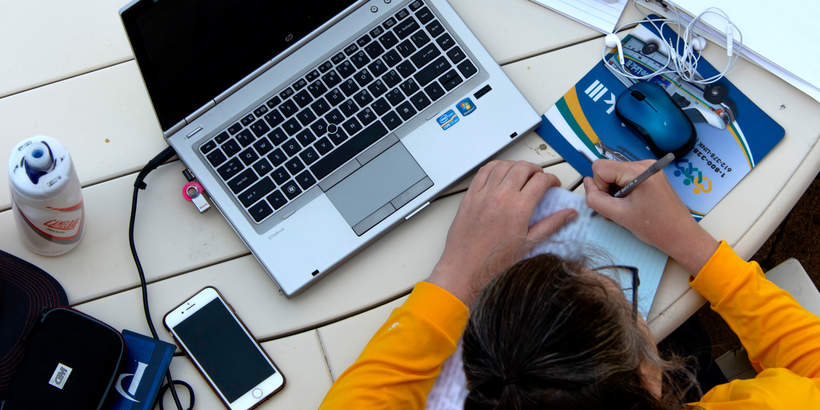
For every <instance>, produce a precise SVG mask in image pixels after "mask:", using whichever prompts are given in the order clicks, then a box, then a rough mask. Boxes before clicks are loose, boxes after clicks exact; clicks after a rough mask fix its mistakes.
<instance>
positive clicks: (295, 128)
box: [282, 118, 302, 137]
mask: <svg viewBox="0 0 820 410" xmlns="http://www.w3.org/2000/svg"><path fill="white" fill-rule="evenodd" d="M282 129H284V130H285V132H286V133H288V136H291V137H292V136H294V135H296V133H297V132H299V130H301V129H302V126H301V125H299V121H296V118H291V119H289V120H287V121H285V123H284V124H282Z"/></svg>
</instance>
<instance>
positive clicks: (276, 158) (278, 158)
mask: <svg viewBox="0 0 820 410" xmlns="http://www.w3.org/2000/svg"><path fill="white" fill-rule="evenodd" d="M286 159H288V157H287V155H285V153H284V152H283V151H282V149H281V148H277V149H275V150H273V152H271V153H270V155H268V161H270V163H271V164H272V165H273V166H275V167H278V166H279V165H282V163H284V162H285V160H286ZM277 182H279V181H277Z"/></svg>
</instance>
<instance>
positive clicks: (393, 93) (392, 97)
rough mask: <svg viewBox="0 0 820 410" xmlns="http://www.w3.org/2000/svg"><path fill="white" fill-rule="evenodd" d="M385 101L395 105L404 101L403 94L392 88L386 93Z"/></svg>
mask: <svg viewBox="0 0 820 410" xmlns="http://www.w3.org/2000/svg"><path fill="white" fill-rule="evenodd" d="M387 101H390V104H391V105H393V106H394V107H395V106H397V105H399V104H400V103H401V102H402V101H404V95H402V93H401V91H400V90H399V89H398V88H394V89H392V90H390V92H389V93H387Z"/></svg>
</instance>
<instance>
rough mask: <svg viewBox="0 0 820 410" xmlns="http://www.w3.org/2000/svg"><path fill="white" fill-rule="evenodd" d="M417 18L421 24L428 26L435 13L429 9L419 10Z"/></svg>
mask: <svg viewBox="0 0 820 410" xmlns="http://www.w3.org/2000/svg"><path fill="white" fill-rule="evenodd" d="M416 18H417V19H419V21H420V22H421V24H427V23H428V22H429V21H430V20H432V19H433V12H432V11H430V9H428V8H427V7H425V8H423V9H421V10H419V11H417V12H416Z"/></svg>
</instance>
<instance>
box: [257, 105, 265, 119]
mask: <svg viewBox="0 0 820 410" xmlns="http://www.w3.org/2000/svg"><path fill="white" fill-rule="evenodd" d="M266 112H268V107H266V106H264V105H260V106H259V107H257V108H256V109H255V110H253V115H255V116H256V118H259V117H261V116H263V115H264V114H265V113H266Z"/></svg>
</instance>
